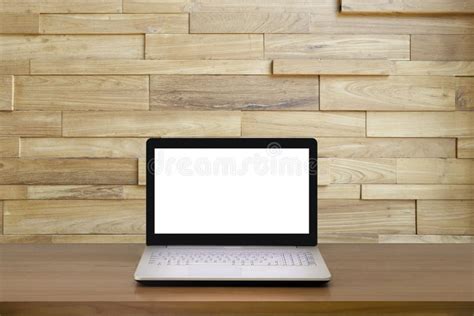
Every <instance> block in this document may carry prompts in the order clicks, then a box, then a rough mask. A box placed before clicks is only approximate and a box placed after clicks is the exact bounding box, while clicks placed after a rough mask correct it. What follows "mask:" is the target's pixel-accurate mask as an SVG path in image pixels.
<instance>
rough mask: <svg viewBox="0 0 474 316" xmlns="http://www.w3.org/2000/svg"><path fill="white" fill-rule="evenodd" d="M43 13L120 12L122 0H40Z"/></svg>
mask: <svg viewBox="0 0 474 316" xmlns="http://www.w3.org/2000/svg"><path fill="white" fill-rule="evenodd" d="M39 1H40V11H41V13H120V12H122V1H121V0H100V1H97V0H39Z"/></svg>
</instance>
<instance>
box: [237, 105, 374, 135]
mask: <svg viewBox="0 0 474 316" xmlns="http://www.w3.org/2000/svg"><path fill="white" fill-rule="evenodd" d="M242 136H275V137H278V136H281V137H285V136H286V137H288V136H303V137H312V136H340V137H341V136H348V137H358V136H359V137H360V136H365V115H364V113H353V112H336V113H330V112H324V113H322V112H319V113H317V112H257V111H254V112H243V114H242Z"/></svg>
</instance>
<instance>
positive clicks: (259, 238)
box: [146, 138, 317, 246]
mask: <svg viewBox="0 0 474 316" xmlns="http://www.w3.org/2000/svg"><path fill="white" fill-rule="evenodd" d="M274 143H278V145H279V146H280V147H281V148H308V149H309V170H310V172H309V175H308V176H309V190H310V192H309V234H155V203H154V201H155V177H154V174H153V170H154V166H153V163H154V153H155V148H268V147H269V145H271V144H274ZM146 151H147V152H146V157H147V158H146V183H147V187H146V244H147V245H149V246H152V245H208V246H209V245H228V246H252V245H259V246H264V245H265V246H315V245H317V141H316V139H314V138H150V139H149V140H148V141H147V144H146Z"/></svg>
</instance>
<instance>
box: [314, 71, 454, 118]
mask: <svg viewBox="0 0 474 316" xmlns="http://www.w3.org/2000/svg"><path fill="white" fill-rule="evenodd" d="M320 96H321V110H353V111H452V110H454V109H455V79H454V78H453V77H429V76H407V77H405V76H389V77H381V76H373V77H363V78H361V77H360V76H343V77H331V76H322V77H321V78H320Z"/></svg>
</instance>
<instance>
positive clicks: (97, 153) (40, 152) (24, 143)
mask: <svg viewBox="0 0 474 316" xmlns="http://www.w3.org/2000/svg"><path fill="white" fill-rule="evenodd" d="M0 140H1V138H0ZM145 144H146V139H145V138H57V137H55V138H37V137H35V138H22V139H21V157H25V158H144V157H145V155H146V150H145Z"/></svg>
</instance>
